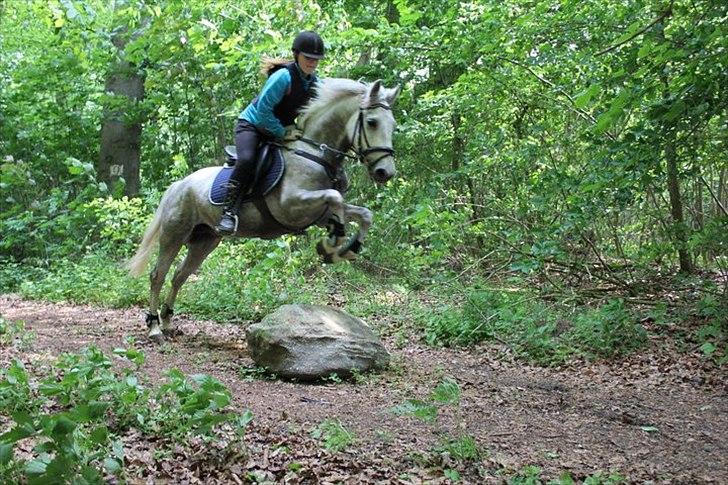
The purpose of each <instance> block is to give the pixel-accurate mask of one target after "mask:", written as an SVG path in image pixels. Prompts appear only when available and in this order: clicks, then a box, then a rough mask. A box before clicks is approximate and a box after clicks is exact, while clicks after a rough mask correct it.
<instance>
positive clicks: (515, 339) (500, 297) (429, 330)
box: [419, 288, 647, 364]
mask: <svg viewBox="0 0 728 485" xmlns="http://www.w3.org/2000/svg"><path fill="white" fill-rule="evenodd" d="M419 318H420V319H422V320H423V321H424V322H423V324H424V326H425V338H426V340H427V342H428V343H430V344H433V345H438V344H439V345H470V344H473V343H476V342H480V341H483V340H496V341H499V342H501V343H505V344H506V345H508V346H509V347H511V349H512V350H514V351H515V352H516V353H517V354H518V355H520V356H522V357H524V358H526V359H528V360H531V361H534V362H537V363H540V364H555V363H560V362H563V361H564V360H566V359H568V358H569V357H570V356H573V355H584V356H587V357H590V358H608V357H612V356H615V355H620V354H624V353H627V352H629V351H631V350H634V349H636V348H639V347H640V346H642V345H644V343H645V342H646V337H647V336H646V332H645V330H644V328H643V327H642V326H641V325H639V324H638V323H637V319H636V317H635V316H634V315H632V314H631V313H630V312H629V311H628V310H627V308H626V307H625V305H624V302H623V301H622V300H613V301H609V302H607V303H606V304H604V305H602V306H600V307H598V308H596V309H593V310H590V309H586V310H583V311H580V312H576V313H573V312H571V313H564V312H563V311H560V310H558V309H556V308H551V307H548V306H546V305H544V304H543V303H541V302H539V301H538V300H537V299H536V298H535V297H533V296H528V295H524V294H523V293H521V292H510V291H497V290H486V289H477V288H474V289H471V290H469V292H468V293H467V295H466V300H465V301H463V302H462V303H461V304H460V305H447V306H444V307H442V308H440V309H438V311H436V312H432V311H431V310H430V309H423V310H422V314H421V315H420V317H419Z"/></svg>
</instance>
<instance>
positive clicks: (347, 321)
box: [246, 305, 389, 380]
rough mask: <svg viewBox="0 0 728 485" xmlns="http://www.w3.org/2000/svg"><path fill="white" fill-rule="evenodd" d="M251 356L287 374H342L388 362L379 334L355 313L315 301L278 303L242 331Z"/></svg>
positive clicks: (309, 376)
mask: <svg viewBox="0 0 728 485" xmlns="http://www.w3.org/2000/svg"><path fill="white" fill-rule="evenodd" d="M246 335H247V340H248V351H249V352H250V356H251V357H252V358H253V361H255V363H256V364H257V365H259V366H261V367H266V368H268V369H269V370H270V371H271V372H274V373H275V374H277V375H279V376H281V377H287V378H297V379H303V380H312V379H317V378H321V377H328V376H330V375H331V374H332V373H336V374H337V375H339V376H348V375H350V374H351V371H352V370H356V371H360V372H365V371H368V370H370V369H381V368H384V367H386V366H387V365H388V364H389V354H388V353H387V351H386V350H385V349H384V346H383V345H382V343H381V341H380V340H379V337H377V335H376V334H375V333H374V332H373V331H372V330H371V329H370V328H369V327H368V326H367V325H366V324H365V323H364V322H363V321H362V320H361V319H359V318H356V317H353V316H351V315H349V314H348V313H345V312H343V311H340V310H337V309H334V308H330V307H326V306H319V305H284V306H282V307H280V308H279V309H278V310H276V311H275V312H273V313H271V314H269V315H267V316H266V317H265V318H263V320H262V321H261V322H259V323H256V324H253V325H251V326H250V327H248V329H247V331H246Z"/></svg>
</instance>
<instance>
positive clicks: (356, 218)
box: [332, 204, 374, 263]
mask: <svg viewBox="0 0 728 485" xmlns="http://www.w3.org/2000/svg"><path fill="white" fill-rule="evenodd" d="M344 216H345V217H346V220H347V221H353V222H355V223H356V224H357V225H358V226H359V230H358V231H357V232H356V234H354V235H353V236H351V238H350V239H349V240H348V241H347V242H346V243H345V244H343V245H342V246H341V248H340V249H338V251H336V253H334V255H332V262H334V263H336V262H338V261H343V260H347V261H352V260H354V259H356V257H357V255H358V254H359V251H361V247H362V245H363V244H364V238H365V237H366V235H367V233H368V232H369V227H370V226H371V225H372V220H373V219H374V214H372V211H370V210H369V209H367V208H366V207H360V206H358V205H351V204H344Z"/></svg>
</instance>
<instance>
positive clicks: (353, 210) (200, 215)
mask: <svg viewBox="0 0 728 485" xmlns="http://www.w3.org/2000/svg"><path fill="white" fill-rule="evenodd" d="M399 92H400V87H399V86H397V87H394V88H386V87H385V86H383V84H382V82H381V81H375V82H374V83H371V84H367V83H363V82H360V81H353V80H350V79H336V78H330V79H324V80H323V81H321V82H320V84H319V86H318V88H317V94H316V96H315V97H314V98H313V99H312V100H311V101H310V102H309V104H308V105H307V106H306V107H304V108H303V110H302V111H301V113H300V115H299V117H298V122H297V123H298V127H299V129H300V130H301V135H300V136H299V137H298V139H295V140H290V141H288V142H284V143H281V144H280V145H279V146H280V153H281V154H282V155H283V157H284V159H285V169H284V170H283V175H282V177H280V180H279V181H278V183H277V184H276V185H275V186H274V187H273V188H272V189H270V190H269V191H268V192H267V193H266V194H265V195H262V194H260V195H258V196H257V197H255V198H254V199H253V201H252V202H254V203H249V202H246V203H244V204H242V206H241V207H240V208H239V210H238V212H237V216H238V226H237V228H236V232H235V234H234V235H233V236H234V237H245V238H252V237H257V238H261V239H274V238H277V237H280V236H282V235H284V234H292V233H300V232H303V231H304V230H305V229H307V228H308V227H310V226H314V225H317V226H323V227H326V228H327V229H328V234H327V236H325V237H324V238H323V240H322V241H320V242H319V243H318V244H317V251H318V253H319V254H320V255H321V256H322V257H323V259H324V261H325V262H328V263H337V262H340V261H351V260H353V259H355V258H356V257H357V254H358V253H359V251H360V249H361V247H362V244H363V243H364V239H365V237H366V235H367V232H368V231H369V228H370V226H371V224H372V220H373V213H372V212H371V211H370V210H369V209H367V208H365V207H359V206H355V205H351V204H347V203H345V201H344V196H343V192H344V191H345V188H343V187H342V186H343V185H345V183H342V180H345V177H346V176H345V173H344V170H343V164H344V161H345V160H346V159H355V160H356V159H358V160H359V161H360V162H362V163H363V164H364V165H366V167H367V169H368V174H369V177H370V178H371V179H372V180H373V181H374V182H375V183H376V184H377V185H378V186H381V185H383V184H385V183H386V182H387V181H388V180H389V179H391V178H392V177H393V176H394V175H395V173H396V167H395V162H394V149H393V148H392V133H393V131H394V128H395V120H394V115H393V114H392V106H393V105H394V102H395V101H396V99H397V97H398V95H399ZM221 170H222V168H221V167H220V166H217V167H206V168H203V169H200V170H198V171H196V172H194V173H192V174H190V175H188V176H186V177H185V178H184V179H182V180H178V181H176V182H174V183H172V184H171V185H170V186H169V188H168V189H167V190H166V191H165V193H164V195H163V196H162V198H161V200H160V202H159V206H158V208H157V210H156V211H155V214H154V216H153V218H152V220H151V222H150V223H149V226H148V227H147V229H146V231H145V233H144V236H143V237H142V241H141V243H140V245H139V248H138V249H137V251H136V253H135V254H134V256H133V257H132V258H131V259H130V260H129V261H128V262H127V264H126V267H127V269H128V270H129V273H130V274H131V275H132V276H140V275H142V274H143V273H144V271H145V268H146V266H147V263H148V261H149V258H150V256H151V253H152V252H153V250H154V249H155V247H156V245H157V244H158V246H159V252H158V256H157V260H156V264H155V265H154V267H153V269H152V271H151V273H150V274H149V279H150V296H149V311H148V313H147V315H146V324H147V327H148V329H149V332H148V337H149V338H150V339H151V340H153V341H156V342H161V341H163V340H164V335H165V334H174V333H175V331H176V330H175V328H174V326H173V323H172V316H173V314H174V303H175V300H176V298H177V294H178V292H179V290H180V288H181V287H182V285H183V284H184V283H185V281H186V280H187V278H188V277H189V276H190V275H191V274H192V273H194V272H195V271H197V269H198V268H199V267H200V265H201V264H202V262H203V261H204V260H205V258H206V257H207V256H208V255H209V254H210V253H211V252H212V251H213V250H214V249H215V248H216V247H217V246H218V245H219V244H220V241H221V240H222V236H221V235H219V234H218V233H217V232H216V231H215V230H214V229H213V228H214V227H215V225H216V223H217V222H218V221H219V219H220V217H221V211H222V208H221V206H216V205H213V204H212V203H211V201H210V200H209V197H208V194H209V191H210V188H211V185H212V182H213V180H214V179H215V177H216V176H217V174H218V173H219V172H220V171H221ZM349 221H352V222H354V223H356V224H357V226H358V230H357V232H356V233H355V234H353V235H352V236H351V237H350V238H349V239H347V237H346V224H347V222H349ZM182 246H187V254H186V256H185V257H184V259H183V260H182V261H181V262H180V263H179V265H178V266H177V268H176V270H175V272H174V275H173V277H172V282H171V288H170V291H169V293H168V294H167V298H166V300H165V302H164V304H163V305H162V306H161V311H160V306H159V302H160V293H161V290H162V287H163V285H164V282H165V278H166V275H167V273H168V272H169V269H170V267H171V266H172V263H173V262H174V260H175V258H176V256H177V254H178V253H179V251H180V250H181V249H182Z"/></svg>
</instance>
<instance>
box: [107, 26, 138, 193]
mask: <svg viewBox="0 0 728 485" xmlns="http://www.w3.org/2000/svg"><path fill="white" fill-rule="evenodd" d="M129 40H130V38H129V36H128V35H127V30H126V29H125V28H123V29H117V30H116V31H115V32H114V33H113V35H112V42H113V44H114V46H115V47H116V49H117V60H116V61H115V62H114V63H113V65H112V66H111V68H110V69H109V74H108V77H107V79H106V93H107V94H108V95H111V96H112V97H114V98H121V99H118V100H115V101H117V102H115V103H114V109H106V110H105V112H104V120H103V125H102V128H101V151H100V153H99V165H98V170H97V172H98V174H99V177H100V179H101V180H102V181H104V182H106V184H107V185H108V186H109V188H111V189H112V190H113V188H114V187H115V186H116V185H117V184H118V183H119V182H120V181H121V179H123V181H124V183H125V184H124V195H127V196H134V195H137V194H138V193H139V159H140V155H141V138H142V122H141V119H140V117H139V116H138V114H137V113H135V112H136V111H137V108H138V105H139V103H140V102H141V101H142V100H143V99H144V74H143V72H141V71H140V70H138V69H137V68H136V66H134V65H133V64H131V63H130V62H128V61H126V60H125V59H124V47H125V46H126V44H127V42H128V41H129Z"/></svg>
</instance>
